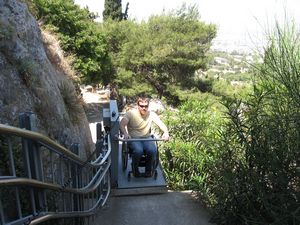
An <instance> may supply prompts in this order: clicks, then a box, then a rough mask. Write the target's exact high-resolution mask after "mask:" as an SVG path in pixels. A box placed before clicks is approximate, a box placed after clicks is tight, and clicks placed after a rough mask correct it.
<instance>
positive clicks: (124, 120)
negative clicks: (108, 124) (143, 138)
mask: <svg viewBox="0 0 300 225" xmlns="http://www.w3.org/2000/svg"><path fill="white" fill-rule="evenodd" d="M128 121H129V120H128V119H127V118H126V117H123V118H122V120H121V122H120V130H121V132H122V134H123V135H124V138H125V139H128V138H130V136H129V134H128V130H127V124H128Z"/></svg>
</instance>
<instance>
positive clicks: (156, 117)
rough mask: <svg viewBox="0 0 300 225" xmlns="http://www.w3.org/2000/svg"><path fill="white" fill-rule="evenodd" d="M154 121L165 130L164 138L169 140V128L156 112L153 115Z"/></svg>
mask: <svg viewBox="0 0 300 225" xmlns="http://www.w3.org/2000/svg"><path fill="white" fill-rule="evenodd" d="M153 122H154V123H155V124H156V125H157V126H158V127H159V129H161V130H162V132H163V135H162V138H163V139H166V140H168V139H169V138H170V136H169V131H168V128H167V126H166V125H165V124H164V123H163V122H162V121H161V119H160V118H159V116H158V115H157V114H155V115H154V116H153Z"/></svg>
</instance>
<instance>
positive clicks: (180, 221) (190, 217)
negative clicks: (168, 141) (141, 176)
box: [93, 191, 213, 225]
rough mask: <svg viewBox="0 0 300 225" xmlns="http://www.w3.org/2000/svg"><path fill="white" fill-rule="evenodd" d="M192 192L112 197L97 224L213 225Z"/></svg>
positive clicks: (101, 211)
mask: <svg viewBox="0 0 300 225" xmlns="http://www.w3.org/2000/svg"><path fill="white" fill-rule="evenodd" d="M209 220H210V216H209V214H208V213H207V211H206V209H205V208H204V207H202V206H201V204H200V203H199V202H198V201H197V200H196V199H195V198H194V197H193V196H192V194H191V192H189V191H187V192H171V191H169V192H167V193H164V194H156V195H139V196H121V197H116V196H113V197H110V198H109V200H108V203H107V205H106V206H105V207H104V208H103V209H100V210H99V212H98V215H97V216H96V219H95V221H94V223H93V224H94V225H96V224H97V225H98V224H101V225H141V224H142V225H212V224H213V223H210V222H209Z"/></svg>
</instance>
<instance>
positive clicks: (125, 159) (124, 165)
mask: <svg viewBox="0 0 300 225" xmlns="http://www.w3.org/2000/svg"><path fill="white" fill-rule="evenodd" d="M127 164H128V148H127V143H126V142H123V144H122V169H123V171H125V170H126V169H127Z"/></svg>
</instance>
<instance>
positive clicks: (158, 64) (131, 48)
mask: <svg viewBox="0 0 300 225" xmlns="http://www.w3.org/2000/svg"><path fill="white" fill-rule="evenodd" d="M33 2H34V4H35V6H36V9H37V10H36V11H37V12H36V16H37V18H38V19H40V20H42V21H43V23H44V24H45V26H46V27H47V28H48V29H51V30H53V31H55V32H57V33H58V35H59V38H60V41H61V46H62V47H63V49H64V50H65V51H66V52H67V53H68V54H72V55H73V56H74V58H75V61H74V67H75V69H77V71H78V72H79V73H80V74H81V77H82V82H84V83H102V84H104V85H106V84H108V83H113V84H114V85H117V86H118V87H119V88H120V92H121V93H123V94H126V95H134V94H136V93H137V92H140V91H148V92H150V93H156V94H157V95H158V96H159V98H161V97H162V96H165V97H167V98H168V99H173V100H174V99H175V100H174V101H173V102H175V103H177V104H178V100H179V98H178V96H173V95H172V91H171V89H172V88H173V89H174V88H191V86H192V87H193V86H196V87H197V84H193V76H194V74H195V71H196V70H199V69H205V68H206V66H207V63H208V61H209V59H208V51H209V49H210V46H211V42H212V40H213V38H215V36H216V27H215V25H212V24H205V23H204V22H201V21H200V15H199V12H198V10H197V8H196V7H195V6H191V7H187V6H185V5H183V6H182V7H181V8H180V9H179V10H177V11H174V12H170V13H168V14H162V15H158V16H152V17H151V18H150V19H149V21H148V22H142V23H138V22H135V21H133V20H119V19H116V18H117V17H118V16H117V15H121V16H124V15H123V14H122V12H121V11H120V10H121V8H120V5H121V1H106V2H105V3H106V5H105V11H104V14H105V15H107V17H106V18H105V20H104V22H102V23H97V22H94V20H93V19H95V18H96V15H94V14H92V13H90V12H89V11H88V9H87V8H85V9H80V8H79V7H78V6H76V5H75V4H74V2H73V1H72V0H49V1H46V0H33ZM129 80H130V81H131V82H128V81H129ZM176 101H177V102H176Z"/></svg>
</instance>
